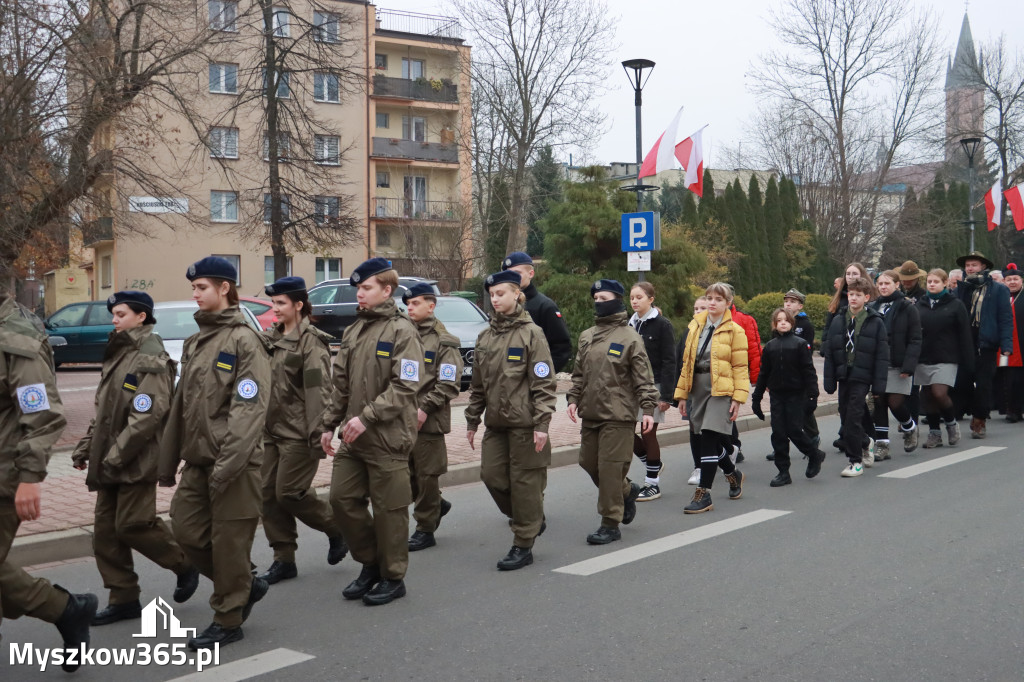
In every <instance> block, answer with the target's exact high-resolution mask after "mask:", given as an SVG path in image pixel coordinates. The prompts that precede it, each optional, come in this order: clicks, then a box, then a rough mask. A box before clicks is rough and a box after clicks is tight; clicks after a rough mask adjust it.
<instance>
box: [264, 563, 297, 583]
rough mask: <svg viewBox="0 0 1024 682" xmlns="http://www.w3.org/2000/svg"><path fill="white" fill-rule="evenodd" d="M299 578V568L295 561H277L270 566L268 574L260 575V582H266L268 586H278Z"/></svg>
mask: <svg viewBox="0 0 1024 682" xmlns="http://www.w3.org/2000/svg"><path fill="white" fill-rule="evenodd" d="M298 576H299V567H298V566H296V565H295V562H294V561H275V562H274V563H272V564H270V568H268V569H267V572H266V573H262V574H260V575H259V576H258V577H259V579H260V580H265V581H266V582H267V584H268V585H276V584H278V583H279V582H281V581H282V580H291V579H292V578H297V577H298Z"/></svg>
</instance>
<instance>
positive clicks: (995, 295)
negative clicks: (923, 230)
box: [956, 251, 1013, 438]
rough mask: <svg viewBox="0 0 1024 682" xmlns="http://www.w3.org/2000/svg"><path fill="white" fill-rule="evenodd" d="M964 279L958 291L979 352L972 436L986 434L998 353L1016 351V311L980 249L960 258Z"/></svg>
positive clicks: (972, 406) (973, 402)
mask: <svg viewBox="0 0 1024 682" xmlns="http://www.w3.org/2000/svg"><path fill="white" fill-rule="evenodd" d="M956 264H957V265H959V266H960V267H961V268H963V269H964V281H963V284H961V285H960V286H959V287H957V290H956V295H957V297H958V298H959V299H960V301H961V302H962V303H963V304H964V307H966V308H967V314H968V319H969V320H970V322H971V333H972V335H973V337H974V350H975V353H976V357H975V365H974V377H973V381H974V397H973V399H972V400H971V417H972V419H971V437H972V438H984V437H985V422H986V420H987V419H988V416H989V410H990V409H991V407H992V388H993V387H992V383H993V379H994V378H995V373H996V364H997V357H998V356H999V354H1000V353H1002V354H1003V355H1004V356H1009V355H1010V354H1012V353H1013V313H1012V312H1011V311H1010V290H1009V289H1007V288H1006V285H1004V284H1000V283H999V282H996V281H995V280H993V279H992V276H991V275H990V273H989V271H990V270H991V269H992V261H990V260H989V259H988V258H986V257H985V255H984V254H982V253H981V252H980V251H974V252H972V253H969V254H967V255H966V256H960V257H959V258H957V259H956Z"/></svg>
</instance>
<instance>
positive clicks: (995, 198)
mask: <svg viewBox="0 0 1024 682" xmlns="http://www.w3.org/2000/svg"><path fill="white" fill-rule="evenodd" d="M1002 215H1003V187H1002V185H1001V184H1000V182H999V180H996V184H994V185H992V189H990V190H989V191H987V192H985V217H986V221H987V223H988V231H989V232H991V231H992V230H994V229H996V228H997V227H999V219H1000V218H1001V217H1002Z"/></svg>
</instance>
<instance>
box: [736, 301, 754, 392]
mask: <svg viewBox="0 0 1024 682" xmlns="http://www.w3.org/2000/svg"><path fill="white" fill-rule="evenodd" d="M729 310H731V311H732V321H733V322H735V323H736V324H738V325H739V326H740V327H742V328H743V332H744V333H745V334H746V335H747V361H748V366H747V367H748V369H749V370H750V383H751V384H756V383H757V375H758V374H760V373H761V334H760V333H758V331H757V320H755V319H754V318H753V317H751V316H750V315H747V314H746V313H745V312H743V311H742V310H738V309H737V308H736V306H735V304H734V305H733V306H731V307H730V308H729Z"/></svg>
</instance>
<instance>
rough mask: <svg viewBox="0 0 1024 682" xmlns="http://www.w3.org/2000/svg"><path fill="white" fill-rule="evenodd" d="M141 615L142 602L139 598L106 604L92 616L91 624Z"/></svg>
mask: <svg viewBox="0 0 1024 682" xmlns="http://www.w3.org/2000/svg"><path fill="white" fill-rule="evenodd" d="M141 617H142V604H140V603H139V600H138V599H136V600H134V601H128V602H125V603H124V604H107V607H106V608H105V609H103V610H101V611H97V612H96V615H95V616H93V617H92V624H93V625H110V624H111V623H116V622H118V621H119V620H131V619H133V618H141Z"/></svg>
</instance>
